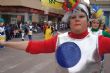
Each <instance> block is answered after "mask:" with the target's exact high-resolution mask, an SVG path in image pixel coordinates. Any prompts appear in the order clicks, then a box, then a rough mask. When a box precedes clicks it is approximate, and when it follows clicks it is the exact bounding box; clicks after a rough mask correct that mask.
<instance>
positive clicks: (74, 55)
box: [0, 3, 110, 73]
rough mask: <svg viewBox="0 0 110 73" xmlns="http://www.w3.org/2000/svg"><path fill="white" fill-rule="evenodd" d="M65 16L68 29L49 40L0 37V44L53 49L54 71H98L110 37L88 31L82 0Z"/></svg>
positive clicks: (38, 50) (34, 51) (40, 50)
mask: <svg viewBox="0 0 110 73" xmlns="http://www.w3.org/2000/svg"><path fill="white" fill-rule="evenodd" d="M66 16H67V17H66V18H64V19H67V21H65V22H68V23H69V26H70V31H69V32H66V33H63V34H59V35H56V36H54V37H52V38H51V39H49V40H43V41H37V40H31V41H21V42H2V41H0V45H3V46H7V47H11V48H14V49H15V48H16V49H20V50H25V51H26V52H28V53H31V54H40V53H53V52H55V60H56V64H57V70H56V72H55V73H99V70H100V65H101V62H100V61H101V56H102V55H104V54H107V53H110V45H109V44H110V38H107V37H104V36H102V35H100V36H95V35H93V34H91V33H89V32H88V23H89V10H88V8H87V6H86V5H85V4H81V3H79V4H78V5H77V7H75V9H73V10H71V11H70V12H68V13H67V14H66ZM64 17H65V16H64ZM102 47H103V48H102ZM96 67H97V68H96Z"/></svg>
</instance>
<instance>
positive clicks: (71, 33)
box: [68, 30, 88, 39]
mask: <svg viewBox="0 0 110 73" xmlns="http://www.w3.org/2000/svg"><path fill="white" fill-rule="evenodd" d="M68 35H69V36H70V37H71V38H76V39H82V38H84V37H86V36H87V35H88V30H86V31H84V32H82V33H81V34H76V33H74V32H69V33H68Z"/></svg>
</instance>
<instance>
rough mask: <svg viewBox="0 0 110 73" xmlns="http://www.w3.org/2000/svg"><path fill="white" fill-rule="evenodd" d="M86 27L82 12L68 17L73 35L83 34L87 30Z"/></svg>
mask: <svg viewBox="0 0 110 73" xmlns="http://www.w3.org/2000/svg"><path fill="white" fill-rule="evenodd" d="M87 25H88V21H87V16H86V14H85V13H84V12H79V13H75V14H72V16H71V17H70V29H71V31H72V32H73V33H76V34H80V33H83V32H84V31H86V30H87Z"/></svg>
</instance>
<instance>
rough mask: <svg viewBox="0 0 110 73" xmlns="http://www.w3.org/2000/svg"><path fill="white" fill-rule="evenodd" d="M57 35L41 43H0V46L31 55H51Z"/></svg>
mask: <svg viewBox="0 0 110 73" xmlns="http://www.w3.org/2000/svg"><path fill="white" fill-rule="evenodd" d="M56 41H57V35H56V36H54V37H52V38H51V39H49V40H42V41H34V40H32V41H17V42H4V41H0V45H3V46H5V47H10V48H13V49H18V50H25V51H26V52H29V53H31V54H38V53H51V52H54V51H55V48H56Z"/></svg>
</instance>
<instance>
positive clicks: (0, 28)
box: [0, 18, 6, 48]
mask: <svg viewBox="0 0 110 73" xmlns="http://www.w3.org/2000/svg"><path fill="white" fill-rule="evenodd" d="M5 40H6V34H5V26H4V19H3V18H0V41H5ZM0 48H3V46H2V45H1V46H0Z"/></svg>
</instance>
